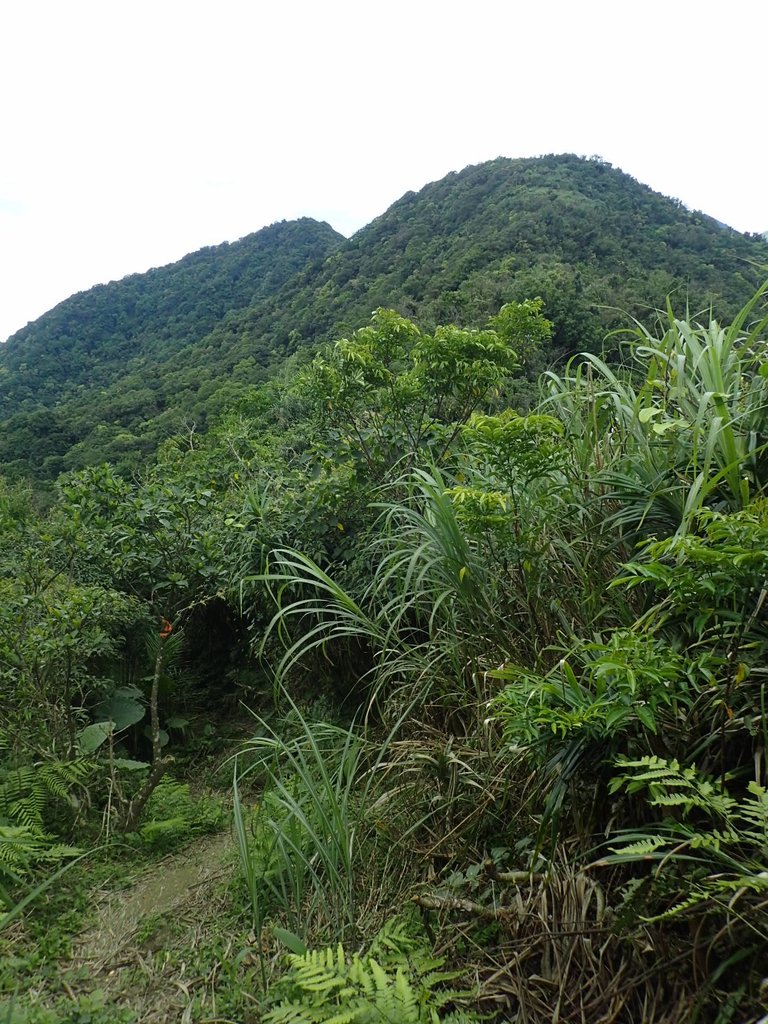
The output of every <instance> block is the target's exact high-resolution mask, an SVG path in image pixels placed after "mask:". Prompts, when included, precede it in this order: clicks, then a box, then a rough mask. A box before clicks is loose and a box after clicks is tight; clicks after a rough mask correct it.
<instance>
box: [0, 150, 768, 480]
mask: <svg viewBox="0 0 768 1024" xmlns="http://www.w3.org/2000/svg"><path fill="white" fill-rule="evenodd" d="M246 242H247V244H246V245H244V246H241V248H238V246H240V244H241V243H246ZM246 252H248V253H250V256H247V257H246V255H245V254H246ZM241 255H243V256H244V258H243V260H242V261H241V263H242V265H240V266H238V259H239V257H240V256H241ZM758 264H766V265H768V245H765V243H763V242H762V241H761V240H760V239H759V237H757V236H746V235H742V234H740V233H739V232H736V231H734V230H733V229H730V228H727V227H723V226H721V225H719V224H718V222H717V221H715V220H714V219H713V218H710V217H707V216H706V215H704V214H701V213H699V212H697V211H689V210H687V209H686V208H685V207H684V206H683V205H682V203H680V202H679V201H676V200H672V199H667V198H666V197H663V196H660V195H659V193H656V192H654V191H653V190H652V189H650V188H649V187H648V186H646V185H643V184H641V183H640V182H637V181H636V180H635V179H634V178H632V177H630V176H629V175H626V174H624V172H622V171H619V170H617V169H615V168H612V167H611V166H610V165H609V164H606V163H605V162H603V161H600V160H595V159H590V160H585V159H583V158H580V157H576V156H573V155H569V154H565V155H558V156H547V157H537V158H527V159H519V160H510V159H508V158H503V157H500V158H497V159H496V160H492V161H487V162H485V163H483V164H477V165H471V166H469V167H466V168H464V169H463V170H461V171H453V172H451V173H450V174H448V175H447V176H445V177H444V178H441V179H439V180H438V181H435V182H430V183H429V184H427V185H425V186H424V187H423V188H422V189H420V190H419V191H418V192H407V193H406V194H405V195H403V196H402V197H401V198H400V199H398V200H397V201H396V202H395V203H393V204H392V205H391V206H390V207H389V209H388V210H386V211H385V212H384V213H382V214H381V215H380V216H379V217H377V218H375V219H374V220H373V221H371V222H370V224H368V225H366V226H364V227H363V228H361V229H360V230H359V231H357V232H355V234H354V235H352V236H351V238H349V239H345V238H344V237H343V236H342V235H340V234H339V233H338V232H336V231H334V229H333V228H332V227H331V226H330V225H328V224H323V223H321V222H318V221H313V220H312V219H310V218H303V219H301V220H299V221H283V222H279V223H278V224H277V225H270V226H269V227H267V228H263V229H262V230H261V231H259V232H255V233H253V234H251V235H247V236H245V237H244V239H241V240H239V242H234V243H223V244H222V245H221V246H217V247H206V248H205V249H202V250H198V252H197V253H192V254H189V255H188V256H186V257H184V258H183V259H182V260H181V261H177V263H174V264H169V265H167V266H166V267H165V268H159V269H157V270H154V271H149V272H147V273H146V274H140V275H129V276H128V277H127V278H124V279H122V280H121V281H120V282H112V283H110V284H109V285H99V286H96V287H95V288H94V289H90V290H88V291H86V292H81V293H78V295H76V296H73V297H72V298H71V299H68V300H65V302H64V303H60V304H59V305H58V306H57V307H55V308H54V310H52V311H50V312H49V313H47V314H44V316H43V317H41V318H38V320H37V321H34V322H33V323H32V324H30V325H28V327H27V328H23V329H22V330H21V331H19V332H16V334H14V335H13V336H12V338H11V339H9V342H8V343H6V345H5V346H3V347H2V348H0V382H2V385H3V391H4V396H3V397H4V403H3V404H4V407H5V408H4V410H3V413H2V415H0V420H1V421H2V422H1V423H0V425H2V428H3V431H2V438H1V439H0V469H2V467H5V469H6V471H7V472H10V473H11V475H18V474H24V473H27V472H31V473H32V474H33V475H37V476H42V477H47V478H51V477H52V476H55V475H56V474H57V473H58V472H60V471H62V470H66V469H70V468H78V467H79V466H82V465H86V464H89V463H93V462H94V461H102V460H104V459H107V460H110V461H115V462H117V463H118V464H120V465H122V466H123V467H124V468H137V467H138V466H139V465H140V463H141V460H142V458H144V457H146V456H147V455H149V454H151V452H152V451H153V450H154V448H156V447H157V445H158V444H159V443H160V442H161V441H162V439H163V437H165V436H167V435H168V434H169V433H172V432H174V431H175V430H178V429H179V428H180V426H181V425H182V424H183V423H184V422H185V421H186V420H187V419H192V420H193V421H194V422H195V423H196V424H198V425H202V426H203V427H204V425H205V423H206V422H207V420H208V419H209V418H210V417H211V416H216V415H218V413H219V412H220V411H221V410H222V409H223V408H225V407H226V405H227V404H231V402H232V401H236V400H237V398H238V396H239V395H241V394H243V393H245V392H246V391H247V389H248V388H249V387H250V386H251V385H253V384H254V383H258V382H259V381H260V380H263V379H264V377H265V376H267V375H269V373H271V372H273V371H274V369H275V368H276V367H277V366H279V365H280V364H281V363H282V362H283V361H284V360H285V359H286V358H287V357H288V356H290V355H291V354H292V353H296V352H298V351H302V350H311V349H312V348H313V347H315V346H316V345H317V344H319V343H322V342H324V341H328V340H330V339H331V338H333V337H334V336H339V335H343V334H346V333H348V332H350V331H352V330H354V329H355V328H357V327H360V326H362V325H363V324H364V323H365V322H367V320H368V318H369V317H370V314H371V312H372V310H373V309H375V308H377V307H378V306H389V307H392V308H395V309H397V310H398V312H400V313H402V314H404V315H406V316H410V317H413V318H416V319H418V320H419V322H420V323H421V324H422V325H423V326H425V327H426V328H431V327H433V326H434V325H436V324H437V323H439V322H448V321H455V322H459V323H462V324H463V325H464V326H468V327H473V326H480V325H481V324H482V323H484V322H485V321H486V319H487V317H488V316H489V315H492V314H493V313H495V312H496V311H497V310H498V308H499V306H500V305H502V304H503V303H504V302H506V301H509V300H522V299H525V298H529V297H533V296H534V295H541V297H542V298H543V299H544V302H545V308H546V312H547V315H548V316H549V317H550V319H552V320H554V322H555V325H556V334H555V339H554V346H555V347H554V352H560V353H562V352H567V351H575V350H578V349H595V348H598V347H599V346H600V345H601V343H602V340H603V338H604V337H605V334H606V332H607V331H609V330H612V329H614V328H615V327H617V326H619V325H620V324H621V323H625V322H626V320H625V319H623V318H622V316H620V315H619V314H617V313H616V310H617V309H623V310H626V312H627V313H628V314H629V315H631V316H636V317H638V318H639V319H642V318H644V317H647V316H648V315H649V314H650V313H651V311H652V310H653V309H655V308H659V307H660V306H662V305H663V303H664V301H665V297H666V295H667V294H669V293H673V294H676V295H677V296H678V298H682V299H683V301H688V302H690V304H691V305H692V307H693V308H694V309H696V308H706V307H709V306H711V307H712V308H713V309H714V310H715V311H716V312H717V313H718V314H719V315H722V316H728V315H731V314H733V313H734V312H735V311H736V309H738V308H739V306H740V305H741V304H742V303H743V302H744V301H746V299H747V298H748V296H749V294H751V292H752V291H753V289H754V287H755V285H756V284H757V282H758V281H759V279H760V275H759V272H758V271H757V269H756V265H758ZM200 268H203V269H204V273H202V276H201V275H200V274H196V271H197V270H199V269H200ZM206 275H207V276H206ZM217 281H218V285H217V284H216V282H217ZM131 303H133V305H132V306H131ZM70 314H72V317H71V322H70V321H67V319H66V318H67V316H69V315H70ZM132 317H133V321H132V319H131V318H132ZM137 317H138V326H137V322H136V320H137ZM142 317H143V319H142ZM132 325H133V326H132ZM84 406H86V407H87V408H84ZM46 417H47V418H48V419H46ZM22 452H23V453H24V454H21V453H22Z"/></svg>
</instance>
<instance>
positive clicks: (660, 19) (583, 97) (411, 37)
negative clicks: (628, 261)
mask: <svg viewBox="0 0 768 1024" xmlns="http://www.w3.org/2000/svg"><path fill="white" fill-rule="evenodd" d="M766 38H768V3H766V2H765V0H729V2H728V3H723V2H722V0H719V2H717V3H713V2H710V0H697V2H689V0H663V2H659V0H644V2H642V3H639V2H635V0H605V2H601V0H580V2H579V3H574V2H573V0H562V2H561V0H558V2H554V0H552V2H546V0H538V2H536V3H533V2H530V0H528V2H525V3H522V2H518V0H496V2H488V0H473V2H471V3H470V2H466V0H464V2H462V3H456V2H452V0H439V2H438V0H407V2H402V0H387V2H380V0H322V2H318V0H293V2H291V0H215V2H214V0H208V2H205V3H200V2H196V0H184V2H178V0H131V2H125V0H121V2H117V0H93V2H92V0H66V2H65V0H3V2H2V4H0V145H1V146H2V149H1V150H0V339H2V338H4V337H6V336H7V335H9V334H11V333H12V332H13V331H15V330H17V329H18V328H20V327H22V326H24V325H25V324H26V323H27V321H28V320H33V319H35V318H36V317H38V316H40V315H41V314H42V313H43V312H45V311H46V310H47V309H50V308H51V307H52V306H53V305H55V304H56V303H57V302H60V301H61V300H62V299H64V298H66V297H67V296H68V295H70V294H72V293H73V292H75V291H79V290H82V289H84V288H88V287H90V286H91V285H93V284H96V283H98V282H101V281H108V280H112V279H115V278H119V277H122V276H124V275H125V274H128V273H132V272H135V271H144V270H147V269H148V268H149V267H152V266H160V265H162V264H164V263H168V262H171V261H173V260H176V259H179V258H180V257H181V256H183V255H184V254H185V253H187V252H190V251H192V250H194V249H198V248H200V247H201V246H204V245H214V244H217V243H219V242H222V241H225V240H233V239H236V238H239V237H241V236H243V235H245V234H248V233H249V232H251V231H255V230H257V229H258V228H260V227H262V226H263V225H265V224H269V223H271V222H273V221H275V220H282V219H284V218H285V219H289V218H293V217H299V216H302V215H308V216H312V217H317V218H318V219H321V220H327V221H329V222H330V223H331V224H332V225H333V226H334V227H335V228H336V229H337V230H339V231H342V232H344V233H345V234H350V233H351V232H353V231H355V230H356V229H357V228H359V227H361V226H362V225H363V224H365V223H367V222H368V221H369V220H371V219H372V218H373V217H375V216H377V215H378V214H380V213H382V212H383V211H384V210H385V209H386V208H387V206H389V205H390V204H391V203H392V202H394V200H396V199H397V198H398V197H399V196H400V195H402V194H403V193H404V192H406V191H407V190H409V189H414V190H417V189H419V188H421V187H422V186H423V185H424V184H426V183H427V182H428V181H433V180H435V179H437V178H441V177H443V175H445V174H447V173H448V171H451V170H460V169H461V168H462V167H465V166H466V165H467V164H470V163H477V162H478V161H481V160H488V159H492V158H493V157H496V156H499V155H503V156H510V157H516V156H534V155H538V154H542V153H556V152H574V153H579V154H584V155H591V154H599V155H601V156H602V157H603V158H604V159H606V160H609V161H610V162H611V163H613V164H614V165H615V166H618V167H621V168H622V169H623V170H625V171H627V172H629V173H630V174H632V175H633V176H634V177H636V178H638V179H639V180H640V181H643V182H645V183H646V184H648V185H650V186H651V187H652V188H654V189H656V190H657V191H660V192H663V193H665V194H667V195H672V196H675V197H677V198H679V199H681V200H682V201H683V202H684V203H685V204H686V205H688V206H690V207H692V208H696V209H701V210H704V212H705V213H708V214H710V215H711V216H713V217H716V218H717V219H718V220H722V221H725V222H726V223H728V224H730V225H732V226H733V227H735V228H737V229H739V230H740V231H766V230H768V187H767V184H768V172H767V171H766V163H767V160H768V136H767V135H766V108H767V107H768V102H767V100H768V81H767V79H766V65H765V40H766Z"/></svg>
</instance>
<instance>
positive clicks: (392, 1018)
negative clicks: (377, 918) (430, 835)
mask: <svg viewBox="0 0 768 1024" xmlns="http://www.w3.org/2000/svg"><path fill="white" fill-rule="evenodd" d="M288 964H289V970H288V972H287V974H286V975H285V976H284V977H283V978H281V979H280V981H279V982H278V983H277V984H276V985H275V987H274V989H273V990H272V993H273V994H272V999H273V1001H274V1002H275V1003H276V1005H274V1006H273V1007H272V1008H271V1009H270V1010H268V1012H267V1013H266V1014H265V1015H264V1017H263V1020H264V1021H265V1024H382V1022H386V1024H441V1022H442V1024H449V1022H450V1024H470V1022H472V1021H477V1020H478V1017H477V1015H476V1014H474V1013H469V1012H465V1011H456V1010H454V1011H452V1012H447V1013H445V1012H444V1011H445V1008H446V1007H447V1006H448V1005H449V1004H451V1003H454V1002H456V1001H457V1000H462V999H467V998H470V997H471V996H472V995H473V993H471V992H465V991H457V990H455V989H451V988H448V987H446V986H447V985H448V984H449V983H450V982H453V981H456V979H457V978H458V977H459V974H458V972H455V971H446V970H443V967H444V965H445V959H444V958H443V957H433V956H431V955H430V954H429V952H428V951H427V950H426V949H425V948H424V947H423V946H422V945H421V944H420V943H419V941H418V940H416V939H414V938H413V936H412V935H411V934H410V932H409V930H408V928H407V925H406V924H405V923H404V922H403V921H401V920H397V919H395V920H393V921H390V922H388V924H387V925H385V927H384V929H382V931H381V932H380V933H379V935H378V936H377V937H376V939H375V940H374V942H373V944H372V945H371V948H370V950H369V952H368V953H367V954H365V955H361V954H359V953H351V954H350V953H348V952H347V951H346V950H345V949H344V947H343V946H342V945H341V944H339V945H338V946H336V947H335V948H334V947H328V948H326V949H320V950H309V951H308V952H306V953H303V954H296V953H294V954H291V955H289V957H288Z"/></svg>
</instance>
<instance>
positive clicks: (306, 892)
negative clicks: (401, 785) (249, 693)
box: [235, 706, 370, 939]
mask: <svg viewBox="0 0 768 1024" xmlns="http://www.w3.org/2000/svg"><path fill="white" fill-rule="evenodd" d="M293 715H294V716H295V720H296V722H297V724H298V734H297V735H296V736H295V737H293V738H291V737H290V736H288V737H284V736H282V735H280V734H278V733H277V732H276V731H275V730H274V728H272V727H271V726H268V725H267V724H266V723H265V722H261V723H260V726H261V729H262V731H263V735H261V736H259V737H257V738H255V739H253V740H251V741H250V742H249V743H248V744H247V746H246V748H245V749H244V751H243V754H242V755H241V760H243V761H244V762H245V767H244V768H241V769H240V770H239V772H238V771H237V770H236V774H235V803H236V815H235V825H236V835H237V839H238V846H239V851H240V859H241V867H242V870H243V875H244V877H245V880H246V883H247V886H248V891H249V895H250V899H251V905H252V910H253V915H254V920H255V922H256V923H257V924H258V927H259V929H260V928H261V925H262V923H263V921H264V920H265V917H266V911H267V909H272V910H273V911H279V912H281V913H282V914H283V915H284V916H285V918H286V920H287V921H288V924H289V927H290V928H291V929H292V931H294V932H295V933H296V934H298V935H299V936H301V937H306V936H307V935H308V934H309V931H310V929H311V928H313V927H317V926H318V923H320V924H321V926H322V925H323V924H325V923H326V922H329V921H330V922H331V923H332V927H333V934H335V935H338V936H339V937H340V938H342V939H344V938H345V937H347V936H349V935H354V934H355V933H356V929H357V921H358V899H359V891H358V888H357V884H356V883H357V879H358V876H359V874H360V872H361V870H362V868H363V867H364V864H365V855H366V849H367V848H366V836H365V822H364V814H365V808H366V791H367V789H368V787H369V786H370V778H369V780H368V782H366V779H365V775H364V771H365V768H366V767H368V765H367V760H366V756H367V754H368V747H367V744H366V743H365V742H364V741H363V740H362V739H361V737H360V736H359V735H358V734H357V733H356V732H355V731H354V730H344V729H340V728H338V727H335V726H331V725H327V724H324V723H313V722H310V721H308V720H306V719H305V718H304V717H303V716H302V715H301V714H300V712H299V711H298V709H297V708H296V707H295V706H294V708H293ZM253 773H256V774H257V775H258V776H260V777H261V778H262V784H263V786H264V795H263V797H262V798H261V800H260V801H259V803H258V805H257V807H256V809H255V812H254V813H253V815H251V816H249V819H247V818H246V816H245V814H244V811H243V806H242V802H241V798H240V788H241V786H242V782H243V780H244V779H246V778H248V776H250V775H251V774H253ZM248 823H250V828H251V836H250V837H249V835H248ZM368 852H370V851H368Z"/></svg>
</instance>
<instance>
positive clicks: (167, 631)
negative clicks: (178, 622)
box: [160, 619, 173, 640]
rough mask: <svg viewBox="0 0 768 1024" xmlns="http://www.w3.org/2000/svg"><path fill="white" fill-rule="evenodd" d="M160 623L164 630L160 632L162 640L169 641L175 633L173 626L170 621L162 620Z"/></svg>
mask: <svg viewBox="0 0 768 1024" xmlns="http://www.w3.org/2000/svg"><path fill="white" fill-rule="evenodd" d="M160 621H161V623H162V628H161V630H160V637H161V639H162V640H167V639H168V637H169V636H170V635H171V633H172V632H173V626H172V625H171V623H170V622H169V621H168V619H160Z"/></svg>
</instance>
